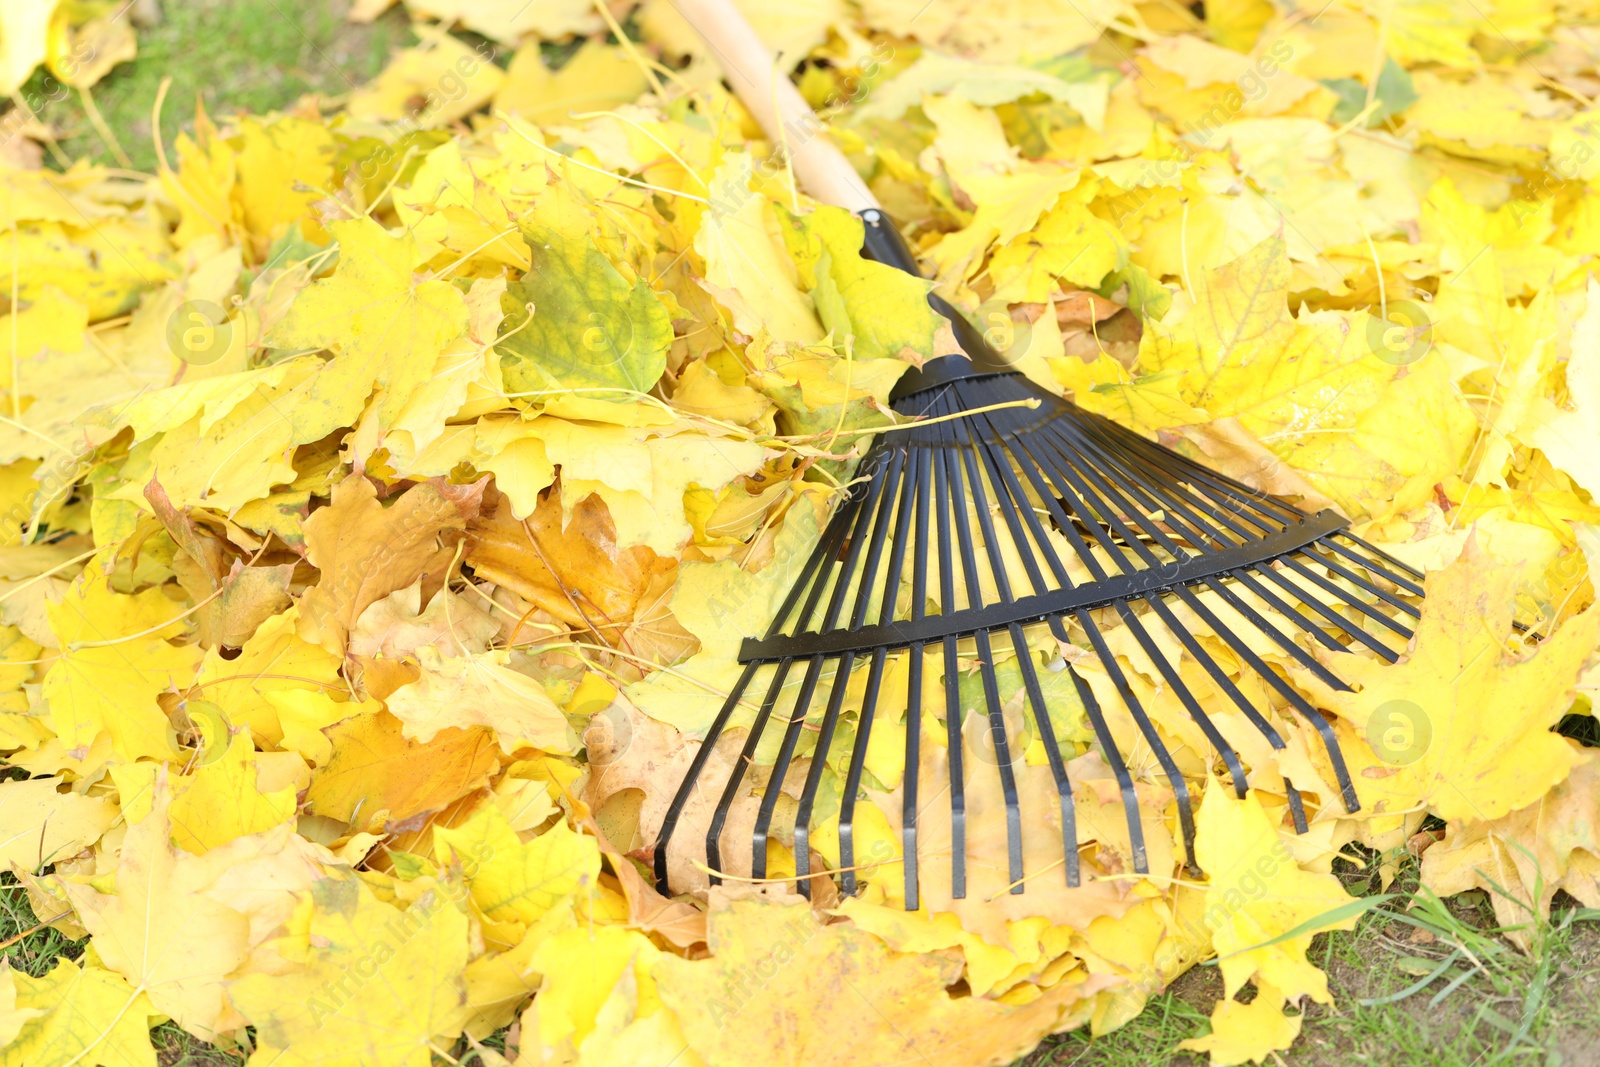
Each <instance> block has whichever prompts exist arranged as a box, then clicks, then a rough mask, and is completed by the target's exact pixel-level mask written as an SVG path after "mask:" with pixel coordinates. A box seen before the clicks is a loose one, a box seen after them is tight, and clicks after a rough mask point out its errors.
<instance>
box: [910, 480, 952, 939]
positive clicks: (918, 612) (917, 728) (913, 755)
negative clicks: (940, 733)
mask: <svg viewBox="0 0 1600 1067" xmlns="http://www.w3.org/2000/svg"><path fill="white" fill-rule="evenodd" d="M915 462H916V468H917V480H916V485H917V508H916V524H917V532H916V537H915V557H914V559H913V562H912V567H911V618H912V620H913V621H919V620H921V619H923V618H925V617H926V616H927V610H928V511H929V507H930V505H931V503H932V501H931V497H932V482H933V463H932V461H931V457H930V456H929V455H928V453H927V450H926V449H922V448H919V449H917V452H916V455H915ZM942 595H948V594H942ZM923 648H924V645H923V644H922V642H920V641H917V642H913V643H912V645H911V647H910V648H908V649H907V650H906V652H907V655H908V656H910V663H909V664H908V665H907V670H906V763H905V769H904V772H903V773H904V774H905V799H904V801H903V804H902V807H901V812H900V853H901V857H902V862H903V865H904V870H905V897H906V907H907V908H908V909H910V910H911V911H916V910H917V908H918V903H917V902H918V900H919V898H920V894H919V892H918V890H919V885H918V870H917V816H918V814H919V808H918V802H917V797H918V776H919V775H920V774H921V771H922V668H923V660H924V658H925V657H924V653H923Z"/></svg>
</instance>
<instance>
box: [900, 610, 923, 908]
mask: <svg viewBox="0 0 1600 1067" xmlns="http://www.w3.org/2000/svg"><path fill="white" fill-rule="evenodd" d="M906 652H907V654H908V655H909V656H910V657H911V661H910V663H909V664H908V665H907V668H906V765H905V770H904V771H903V773H904V775H905V798H904V800H903V801H902V802H901V809H900V855H901V863H902V866H903V867H904V871H905V897H906V910H907V911H916V910H917V908H918V906H919V905H918V899H919V893H918V889H919V886H918V880H917V813H918V808H917V792H918V791H917V777H918V773H919V772H920V771H921V769H922V660H923V645H922V643H921V642H917V643H916V644H913V645H912V646H911V647H910V648H909V649H907V650H906Z"/></svg>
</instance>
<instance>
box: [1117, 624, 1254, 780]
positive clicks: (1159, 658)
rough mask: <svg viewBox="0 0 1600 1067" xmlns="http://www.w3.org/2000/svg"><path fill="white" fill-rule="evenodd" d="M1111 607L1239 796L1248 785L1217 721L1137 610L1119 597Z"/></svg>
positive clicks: (1242, 769) (1236, 756) (1235, 754)
mask: <svg viewBox="0 0 1600 1067" xmlns="http://www.w3.org/2000/svg"><path fill="white" fill-rule="evenodd" d="M1114 606H1115V607H1116V609H1117V614H1118V615H1120V616H1121V617H1122V622H1123V625H1125V626H1126V627H1127V628H1128V630H1129V631H1130V632H1131V633H1132V634H1133V639H1134V640H1135V641H1138V642H1139V647H1140V648H1142V649H1144V654H1145V655H1147V656H1149V657H1150V662H1151V663H1153V664H1155V667H1156V670H1158V671H1160V672H1161V677H1162V678H1164V679H1166V682H1167V684H1168V685H1169V686H1171V687H1172V692H1173V694H1174V695H1175V696H1177V698H1178V701H1179V703H1181V704H1182V705H1183V707H1184V710H1185V711H1187V712H1188V713H1189V717H1190V718H1191V719H1193V720H1194V721H1195V725H1196V726H1198V727H1200V732H1201V733H1203V734H1205V735H1206V740H1207V741H1209V742H1211V747H1212V748H1215V749H1216V750H1217V753H1218V755H1220V756H1221V757H1222V762H1223V763H1224V764H1226V765H1227V767H1228V776H1229V777H1230V778H1232V779H1233V791H1234V793H1235V794H1237V795H1238V796H1239V797H1241V798H1242V797H1243V796H1244V794H1245V790H1246V789H1247V788H1248V786H1247V785H1246V782H1245V773H1244V765H1243V764H1241V763H1240V762H1239V755H1238V753H1236V752H1235V751H1234V750H1233V746H1232V745H1230V744H1228V742H1227V741H1226V740H1224V738H1223V736H1222V735H1221V734H1220V733H1218V732H1217V727H1216V724H1215V723H1213V722H1212V721H1211V717H1210V716H1209V715H1207V714H1206V713H1205V709H1204V708H1202V707H1201V706H1200V701H1199V700H1198V699H1197V698H1196V697H1195V695H1194V693H1193V692H1191V691H1190V689H1189V687H1188V686H1187V685H1185V684H1184V681H1183V679H1182V677H1180V676H1179V674H1178V669H1177V668H1176V667H1174V666H1173V665H1172V664H1171V663H1170V662H1169V661H1168V660H1167V657H1166V655H1165V654H1164V653H1163V652H1162V651H1161V649H1160V647H1159V646H1158V645H1157V644H1156V643H1155V640H1154V639H1153V638H1151V636H1150V633H1149V631H1148V630H1146V629H1145V627H1144V623H1143V621H1142V620H1141V619H1140V618H1139V613H1138V612H1136V611H1134V610H1133V607H1132V606H1131V605H1129V604H1127V603H1125V602H1123V601H1121V600H1119V601H1117V602H1116V604H1115V605H1114Z"/></svg>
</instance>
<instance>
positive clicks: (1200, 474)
mask: <svg viewBox="0 0 1600 1067" xmlns="http://www.w3.org/2000/svg"><path fill="white" fill-rule="evenodd" d="M1090 422H1093V424H1094V427H1096V429H1099V430H1102V434H1104V440H1107V442H1110V443H1114V446H1115V448H1117V451H1128V453H1134V454H1138V456H1141V458H1142V459H1146V461H1147V462H1149V464H1150V466H1154V467H1155V469H1157V470H1160V472H1166V474H1170V475H1171V477H1174V478H1176V480H1179V482H1182V483H1186V485H1189V486H1192V488H1194V490H1195V491H1197V494H1198V496H1200V498H1202V499H1205V501H1206V502H1208V504H1210V507H1211V509H1216V510H1213V512H1211V517H1213V518H1216V520H1218V522H1221V514H1227V515H1238V517H1240V518H1242V520H1245V522H1248V523H1250V525H1251V526H1256V528H1259V530H1262V531H1267V530H1269V528H1270V525H1277V526H1278V528H1283V526H1286V525H1293V523H1298V522H1301V520H1302V518H1306V512H1302V510H1301V509H1298V507H1294V506H1291V504H1285V502H1283V501H1277V499H1274V498H1272V496H1270V494H1266V493H1262V491H1261V490H1253V488H1250V486H1248V485H1245V483H1243V482H1238V480H1235V478H1229V477H1227V475H1224V474H1218V472H1214V470H1210V469H1208V467H1202V466H1200V464H1195V462H1192V461H1189V459H1186V458H1184V456H1179V454H1178V453H1171V451H1168V450H1163V448H1160V446H1157V445H1155V443H1152V442H1147V440H1146V438H1142V437H1139V435H1138V434H1133V432H1130V430H1123V427H1120V426H1117V424H1115V422H1110V421H1109V419H1102V418H1094V419H1090ZM1107 429H1109V430H1110V432H1106V430H1107ZM1202 486H1203V488H1205V490H1210V491H1211V493H1214V494H1216V496H1210V494H1208V493H1205V491H1202ZM1275 512H1277V514H1275Z"/></svg>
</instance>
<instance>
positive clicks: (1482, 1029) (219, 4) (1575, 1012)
mask: <svg viewBox="0 0 1600 1067" xmlns="http://www.w3.org/2000/svg"><path fill="white" fill-rule="evenodd" d="M346 6H347V4H346V3H345V0H331V2H330V0H166V3H165V4H164V5H163V8H164V10H163V12H162V19H161V21H160V22H158V23H157V24H155V25H153V26H145V27H141V29H140V31H139V58H138V60H137V61H136V62H134V63H130V64H125V65H123V66H122V67H119V68H118V69H117V70H116V71H114V72H113V73H112V74H111V75H109V76H108V77H107V78H106V79H105V80H104V81H102V82H101V83H100V84H99V85H97V86H95V87H94V89H93V100H94V103H95V106H97V107H98V109H99V111H100V114H101V115H102V116H103V119H104V125H105V127H106V128H107V129H108V130H109V131H110V133H111V134H112V140H114V141H115V142H116V143H115V145H113V144H111V143H109V142H108V140H107V139H106V138H105V137H103V136H102V135H101V134H100V133H98V132H96V129H95V124H94V123H92V122H91V121H90V119H89V114H88V112H87V111H86V109H85V107H84V106H83V103H82V102H81V100H80V99H79V98H77V97H75V96H74V97H71V98H68V99H65V100H62V101H61V102H59V103H57V104H54V105H51V107H50V108H49V109H48V110H47V111H46V116H47V117H48V118H50V119H51V120H52V121H53V122H54V123H55V124H56V125H57V127H58V128H59V129H60V130H61V131H62V133H61V137H60V139H59V142H58V148H59V150H60V152H61V153H62V155H63V156H65V157H72V158H76V157H82V156H87V157H89V158H91V159H94V160H95V161H97V162H101V163H106V164H110V165H118V164H120V165H124V166H127V165H131V166H133V167H135V168H137V169H141V170H149V169H151V168H153V167H154V165H155V161H156V151H155V145H154V142H153V140H152V138H151V116H152V110H153V107H154V104H155V101H156V97H157V94H158V92H159V89H160V86H161V83H162V80H163V79H164V78H166V77H170V78H171V79H172V85H171V87H170V88H169V90H168V93H167V97H166V103H165V106H164V109H163V111H162V134H163V136H164V138H165V139H166V143H167V144H168V145H170V144H171V141H172V138H173V137H174V136H175V135H176V134H177V132H178V131H179V130H180V129H192V128H193V124H194V115H195V107H196V103H197V102H200V103H203V105H204V107H205V108H206V110H207V111H208V112H210V113H211V114H213V115H218V116H222V115H228V114H231V113H232V112H234V111H240V110H243V111H251V112H258V113H259V112H265V111H270V110H272V109H274V108H283V107H287V106H289V105H290V104H292V103H293V102H294V101H295V100H296V99H297V98H298V97H299V96H300V95H301V94H303V93H308V92H315V93H318V94H321V95H322V96H324V97H325V98H329V99H332V98H336V97H338V96H340V95H341V94H343V93H346V92H348V91H349V90H350V89H351V88H352V87H354V86H355V85H358V84H360V83H361V82H362V81H364V80H366V79H368V78H370V77H371V76H372V75H373V74H375V73H376V72H377V71H378V70H379V69H380V68H381V67H382V65H383V59H384V56H385V55H386V54H387V53H388V51H389V50H390V48H391V47H394V46H395V45H397V44H401V43H404V42H406V41H408V40H410V39H411V35H410V29H409V26H408V24H407V22H406V20H405V19H404V17H403V16H402V15H401V14H400V13H398V12H395V11H391V12H390V13H389V14H387V15H385V16H384V17H383V18H381V19H379V20H378V21H377V22H376V23H375V24H373V25H372V26H361V27H354V26H350V25H348V24H347V23H346V22H345V21H344V19H343V17H342V15H343V11H344V9H345V7H346ZM1360 877H1362V872H1354V871H1352V872H1351V878H1352V881H1354V880H1357V879H1359V878H1360ZM0 879H3V881H4V883H5V884H4V885H3V886H0V955H3V956H4V958H5V959H7V960H9V961H10V963H11V965H12V966H14V967H16V968H18V969H21V970H26V971H28V972H30V973H33V974H41V973H43V972H44V971H46V970H48V969H49V967H50V964H51V961H53V960H54V959H55V958H56V957H57V956H59V955H62V954H66V955H77V953H78V951H81V949H79V948H78V946H76V945H75V944H74V943H73V942H70V941H68V940H66V939H64V938H63V937H62V936H61V935H60V934H59V933H57V932H56V931H55V930H53V929H51V928H49V927H45V928H42V929H35V927H36V925H37V920H36V918H35V916H34V915H33V912H32V911H31V909H30V908H29V907H28V901H27V897H26V895H25V894H24V893H23V891H22V888H21V887H20V886H18V885H17V884H16V883H15V880H14V879H12V878H11V877H10V876H9V875H6V876H0ZM1371 888H1372V889H1373V890H1374V891H1375V890H1376V886H1372V887H1371ZM1401 888H1402V889H1407V888H1414V887H1413V886H1409V885H1408V884H1407V883H1406V882H1405V880H1404V878H1402V883H1401ZM1566 903H1567V904H1571V903H1572V902H1571V901H1567V902H1566ZM1401 907H1405V908H1407V909H1408V910H1407V911H1406V914H1407V917H1408V918H1411V919H1414V920H1415V923H1412V922H1404V921H1400V920H1397V919H1395V918H1393V917H1392V912H1391V911H1388V910H1380V911H1376V912H1373V913H1369V914H1368V915H1367V916H1366V917H1365V918H1364V919H1363V920H1362V922H1361V924H1360V926H1359V927H1358V928H1357V929H1356V930H1355V931H1353V932H1351V933H1348V934H1346V933H1338V934H1334V935H1332V936H1327V935H1324V936H1321V937H1319V938H1318V939H1317V941H1316V943H1315V944H1314V946H1313V958H1315V959H1316V960H1317V961H1318V962H1319V963H1321V964H1322V965H1323V966H1324V967H1325V968H1326V969H1327V971H1328V973H1329V985H1330V988H1331V989H1332V991H1333V994H1334V999H1335V1004H1336V1007H1334V1008H1331V1009H1329V1008H1323V1007H1320V1006H1313V1007H1311V1009H1310V1010H1309V1011H1308V1012H1307V1014H1306V1021H1305V1026H1304V1030H1303V1032H1302V1036H1301V1038H1300V1040H1299V1041H1298V1042H1297V1043H1296V1045H1295V1047H1294V1049H1293V1050H1292V1051H1291V1052H1289V1053H1286V1054H1283V1055H1282V1056H1281V1057H1280V1058H1279V1060H1278V1062H1279V1063H1281V1064H1283V1065H1285V1067H1336V1065H1339V1067H1342V1065H1346V1064H1370V1065H1373V1067H1478V1065H1487V1064H1496V1063H1504V1062H1511V1061H1515V1062H1517V1063H1531V1064H1537V1065H1541V1067H1588V1065H1592V1064H1600V921H1596V917H1595V916H1594V915H1593V913H1584V912H1582V911H1580V910H1577V909H1575V908H1567V909H1560V910H1558V913H1557V915H1556V918H1555V920H1554V922H1553V923H1551V924H1550V925H1549V926H1548V928H1546V929H1545V932H1544V933H1542V934H1541V936H1540V937H1539V938H1538V939H1537V940H1538V944H1537V946H1536V950H1535V951H1534V952H1533V953H1532V954H1529V955H1523V954H1521V953H1518V952H1516V951H1515V950H1514V949H1513V948H1511V947H1510V945H1509V944H1508V943H1507V942H1505V941H1504V940H1501V939H1499V938H1497V937H1496V936H1494V934H1493V933H1492V932H1491V931H1492V924H1493V915H1492V911H1491V909H1490V906H1489V902H1488V900H1487V898H1486V897H1485V896H1484V895H1483V894H1482V893H1481V892H1474V893H1469V894H1463V895H1462V896H1460V897H1456V898H1453V899H1452V900H1450V901H1448V902H1446V903H1445V904H1443V905H1440V906H1437V907H1435V908H1432V909H1430V908H1429V907H1428V905H1427V903H1426V901H1418V900H1416V899H1409V900H1404V901H1401V902H1398V903H1395V904H1391V905H1390V906H1389V908H1391V909H1398V908H1401ZM1417 923H1420V924H1421V925H1417ZM1452 953H1457V954H1458V962H1457V963H1456V964H1454V965H1453V966H1452V968H1451V969H1449V970H1447V971H1446V972H1444V973H1442V974H1441V975H1440V976H1439V977H1438V978H1435V979H1434V980H1433V981H1431V982H1429V983H1427V984H1425V985H1421V986H1419V979H1420V978H1424V977H1426V976H1427V975H1428V974H1429V973H1430V972H1431V971H1433V970H1434V969H1435V967H1436V966H1437V965H1438V963H1439V962H1442V961H1443V960H1445V959H1446V958H1448V957H1449V956H1450V955H1451V954H1452ZM1463 961H1477V962H1478V963H1479V964H1480V966H1478V967H1477V968H1475V969H1473V970H1472V971H1471V972H1470V975H1469V976H1468V977H1465V978H1463V977H1462V976H1463V975H1464V974H1468V970H1467V966H1466V963H1465V962H1463ZM1221 991H1222V981H1221V976H1220V975H1219V974H1218V972H1217V970H1216V969H1215V968H1214V967H1197V968H1195V969H1193V970H1191V971H1190V972H1188V973H1187V974H1185V975H1183V976H1182V977H1181V978H1179V979H1178V980H1177V981H1176V982H1175V983H1173V985H1172V986H1171V988H1169V989H1168V990H1167V991H1166V992H1165V993H1163V994H1161V995H1160V996H1158V997H1156V998H1155V999H1153V1000H1152V1001H1151V1002H1150V1004H1149V1006H1148V1007H1147V1008H1146V1010H1145V1012H1144V1013H1143V1014H1142V1015H1140V1016H1139V1017H1138V1018H1137V1019H1135V1020H1134V1021H1133V1022H1131V1023H1129V1024H1128V1025H1127V1026H1125V1027H1123V1028H1122V1029H1121V1030H1118V1031H1117V1032H1115V1033H1113V1034H1108V1035H1106V1036H1104V1037H1101V1038H1098V1039H1096V1038H1093V1037H1091V1035H1090V1034H1089V1033H1088V1032H1087V1031H1086V1030H1085V1031H1079V1032H1075V1033H1071V1034H1066V1035H1062V1036H1060V1037H1057V1038H1054V1039H1052V1040H1050V1041H1049V1042H1047V1043H1046V1044H1045V1045H1043V1046H1042V1047H1040V1048H1039V1049H1038V1050H1036V1051H1035V1052H1034V1053H1033V1054H1032V1055H1030V1056H1028V1057H1026V1058H1025V1059H1024V1060H1022V1061H1020V1062H1019V1063H1018V1064H1017V1065H1015V1067H1068V1065H1073V1067H1161V1065H1172V1067H1189V1065H1199V1064H1202V1063H1203V1062H1204V1057H1198V1056H1192V1055H1188V1054H1185V1053H1179V1052H1176V1051H1175V1050H1176V1046H1177V1045H1178V1043H1179V1042H1180V1041H1182V1040H1183V1039H1184V1038H1186V1037H1193V1036H1196V1035H1198V1034H1203V1033H1205V1032H1206V1029H1207V1018H1206V1017H1207V1014H1208V1013H1209V1011H1210V1007H1211V1005H1212V1004H1213V1003H1214V1002H1215V1000H1216V998H1217V997H1218V996H1219V995H1220V994H1221ZM1400 994H1405V995H1403V996H1402V995H1400ZM155 1042H156V1048H157V1051H158V1053H159V1057H160V1063H161V1064H162V1065H163V1067H176V1065H186V1067H199V1065H223V1064H228V1065H238V1064H242V1063H243V1062H244V1059H245V1057H244V1055H243V1054H241V1053H240V1052H238V1051H234V1050H223V1049H214V1048H210V1047H208V1046H206V1045H203V1044H201V1043H200V1042H198V1041H196V1040H195V1039H193V1038H191V1037H189V1036H188V1035H187V1034H185V1033H184V1032H183V1031H182V1030H180V1029H178V1028H177V1027H176V1026H173V1025H171V1024H167V1025H166V1026H164V1027H162V1028H161V1029H160V1030H159V1031H157V1033H156V1036H155ZM456 1052H457V1058H458V1059H459V1061H460V1062H462V1063H469V1062H471V1061H472V1059H473V1057H472V1055H471V1053H470V1052H467V1051H466V1050H465V1049H458V1050H456ZM439 1062H440V1063H443V1062H444V1061H443V1060H440V1061H439Z"/></svg>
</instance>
